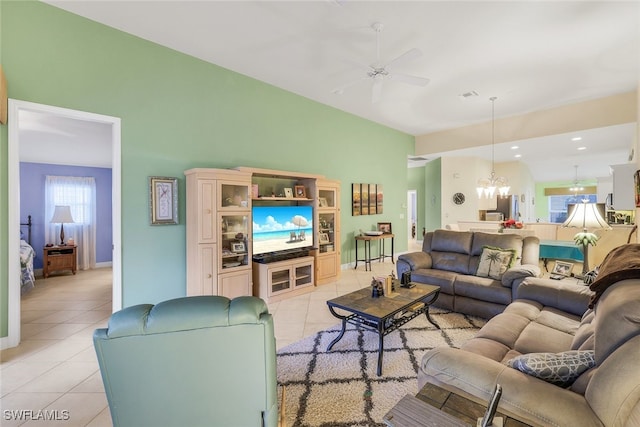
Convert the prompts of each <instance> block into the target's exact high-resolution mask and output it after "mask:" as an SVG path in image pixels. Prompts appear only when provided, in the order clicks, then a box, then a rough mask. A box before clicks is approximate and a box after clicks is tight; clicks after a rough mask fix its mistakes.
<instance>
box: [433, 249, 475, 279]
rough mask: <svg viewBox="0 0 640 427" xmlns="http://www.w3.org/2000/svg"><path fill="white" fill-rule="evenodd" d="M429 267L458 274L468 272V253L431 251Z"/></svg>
mask: <svg viewBox="0 0 640 427" xmlns="http://www.w3.org/2000/svg"><path fill="white" fill-rule="evenodd" d="M431 260H432V266H431V268H433V269H436V270H443V271H453V272H454V273H459V274H469V255H466V254H459V253H455V252H436V251H432V252H431Z"/></svg>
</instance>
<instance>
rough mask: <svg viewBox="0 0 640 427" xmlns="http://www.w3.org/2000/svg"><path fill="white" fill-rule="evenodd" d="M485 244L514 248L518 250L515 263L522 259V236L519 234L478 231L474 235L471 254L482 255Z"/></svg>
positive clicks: (501, 247)
mask: <svg viewBox="0 0 640 427" xmlns="http://www.w3.org/2000/svg"><path fill="white" fill-rule="evenodd" d="M485 246H491V247H494V248H500V249H514V250H515V251H516V254H515V255H516V259H515V263H516V264H519V263H520V259H521V258H522V236H521V235H519V234H496V233H482V232H478V231H476V232H475V233H474V236H473V246H472V248H471V255H472V256H480V255H482V249H483V248H484V247H485Z"/></svg>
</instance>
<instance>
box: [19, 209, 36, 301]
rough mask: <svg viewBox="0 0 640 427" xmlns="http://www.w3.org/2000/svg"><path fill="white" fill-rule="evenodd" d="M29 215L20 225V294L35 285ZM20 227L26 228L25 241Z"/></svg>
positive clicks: (33, 254) (34, 253)
mask: <svg viewBox="0 0 640 427" xmlns="http://www.w3.org/2000/svg"><path fill="white" fill-rule="evenodd" d="M31 225H32V223H31V215H29V216H28V217H27V222H25V223H20V294H21V295H23V294H25V293H26V292H29V291H30V290H31V289H33V288H34V286H35V285H36V277H35V274H34V273H33V259H34V258H35V257H36V251H34V250H33V247H32V246H31ZM22 227H27V236H26V237H27V240H24V237H25V236H24V233H23V231H22Z"/></svg>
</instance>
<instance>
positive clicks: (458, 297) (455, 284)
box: [396, 230, 541, 319]
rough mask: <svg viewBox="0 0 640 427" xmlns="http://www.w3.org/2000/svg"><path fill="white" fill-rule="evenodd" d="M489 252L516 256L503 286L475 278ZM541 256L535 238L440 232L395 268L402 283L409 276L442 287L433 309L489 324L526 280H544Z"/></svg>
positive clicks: (402, 257)
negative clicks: (487, 249) (484, 253)
mask: <svg viewBox="0 0 640 427" xmlns="http://www.w3.org/2000/svg"><path fill="white" fill-rule="evenodd" d="M484 247H493V248H501V249H511V250H513V251H515V257H514V262H513V264H514V265H513V266H512V267H511V268H509V269H508V270H506V271H505V272H504V274H503V275H502V277H501V278H500V280H496V279H493V278H490V277H478V275H477V274H476V273H477V271H478V266H479V264H480V257H481V254H482V251H483V248H484ZM539 254H540V240H539V239H538V238H537V237H534V236H527V237H523V236H520V235H517V234H499V233H483V232H479V231H475V232H474V231H452V230H435V231H430V232H428V233H426V234H425V235H424V241H423V245H422V251H420V252H412V253H407V254H402V255H400V256H399V257H398V260H397V267H396V268H397V272H398V277H402V274H403V273H405V272H407V271H410V272H411V281H413V282H418V283H426V284H430V285H437V286H440V295H439V297H438V300H437V301H436V303H435V304H434V305H436V306H438V307H441V308H444V309H447V310H452V311H455V312H458V313H465V314H470V315H475V316H480V317H484V318H486V319H488V318H491V317H493V316H495V315H496V314H498V313H501V312H502V311H503V310H504V309H505V307H506V306H507V305H508V304H510V303H511V302H512V301H513V299H514V296H515V294H516V291H517V289H518V286H519V285H520V283H522V281H523V280H524V279H526V278H528V277H538V276H540V275H541V270H540V267H539Z"/></svg>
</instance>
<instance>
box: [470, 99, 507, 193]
mask: <svg viewBox="0 0 640 427" xmlns="http://www.w3.org/2000/svg"><path fill="white" fill-rule="evenodd" d="M496 99H498V98H496V97H495V96H494V97H491V98H489V100H490V101H491V176H490V177H489V178H481V179H479V180H478V187H477V188H476V191H477V192H478V197H482V196H484V197H485V198H487V199H491V198H493V196H494V195H495V193H496V190H498V194H499V195H500V196H501V197H506V196H507V195H508V194H509V189H510V188H511V187H509V182H508V181H507V178H505V177H502V176H499V177H496V170H495V143H496V136H495V135H496V133H495V127H496V124H495V121H496V117H495V102H496Z"/></svg>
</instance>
